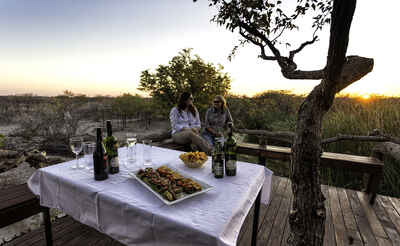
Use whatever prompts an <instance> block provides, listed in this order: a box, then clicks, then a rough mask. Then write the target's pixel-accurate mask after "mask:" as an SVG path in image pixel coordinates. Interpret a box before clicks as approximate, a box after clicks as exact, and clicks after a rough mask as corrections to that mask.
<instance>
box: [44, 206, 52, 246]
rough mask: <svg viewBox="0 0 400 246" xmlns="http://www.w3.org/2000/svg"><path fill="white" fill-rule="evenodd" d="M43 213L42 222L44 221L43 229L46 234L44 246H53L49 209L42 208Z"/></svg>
mask: <svg viewBox="0 0 400 246" xmlns="http://www.w3.org/2000/svg"><path fill="white" fill-rule="evenodd" d="M42 211H43V220H44V228H45V234H46V245H47V246H52V245H53V236H52V232H51V220H50V209H49V208H48V207H42Z"/></svg>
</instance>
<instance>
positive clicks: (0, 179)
mask: <svg viewBox="0 0 400 246" xmlns="http://www.w3.org/2000/svg"><path fill="white" fill-rule="evenodd" d="M113 124H116V126H118V124H117V123H114V122H113ZM79 125H80V126H79V128H78V131H77V134H79V135H81V134H82V135H83V134H89V135H94V134H95V129H96V127H99V126H101V125H100V124H99V123H96V122H88V121H82V122H80V124H79ZM17 127H18V125H0V134H2V135H4V136H6V137H7V136H8V135H9V134H10V133H11V132H12V131H14V130H15V129H16V128H17ZM168 127H169V122H168V121H156V122H152V123H151V125H150V128H149V129H146V128H145V126H144V124H143V123H140V122H137V121H130V122H128V124H127V128H126V129H124V130H123V131H121V130H118V129H115V130H114V135H115V136H116V137H117V138H119V139H124V138H125V135H126V133H127V132H133V133H136V134H138V135H142V136H145V135H147V134H154V133H161V132H163V131H165V130H166V129H168ZM116 128H118V127H116ZM34 171H35V169H34V168H32V167H30V166H29V164H28V163H22V164H21V165H19V166H18V167H17V168H14V169H11V170H9V171H7V172H4V173H0V189H1V187H6V186H9V185H17V184H23V183H26V181H27V180H28V179H29V177H30V176H31V175H32V174H33V172H34ZM51 214H52V217H53V218H55V217H61V216H64V214H63V213H62V212H61V211H56V210H53V209H52V210H51ZM41 224H42V218H41V215H40V214H38V215H34V216H32V217H30V218H28V219H25V220H23V221H19V222H17V223H15V224H12V225H10V226H6V227H3V228H1V229H0V245H2V244H4V243H5V242H8V241H10V240H12V239H13V238H15V237H17V236H19V235H21V234H22V233H25V232H28V231H30V230H34V229H36V228H39V227H40V225H41Z"/></svg>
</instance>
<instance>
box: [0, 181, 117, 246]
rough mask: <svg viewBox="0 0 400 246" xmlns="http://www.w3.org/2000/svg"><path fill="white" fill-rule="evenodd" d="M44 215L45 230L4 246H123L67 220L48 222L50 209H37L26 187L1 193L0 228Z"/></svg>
mask: <svg viewBox="0 0 400 246" xmlns="http://www.w3.org/2000/svg"><path fill="white" fill-rule="evenodd" d="M41 212H42V213H43V216H44V217H43V218H44V222H45V223H44V224H45V225H44V227H41V228H39V229H37V230H33V231H31V232H29V233H26V234H24V235H22V236H20V237H17V238H15V239H13V240H11V241H10V242H8V243H6V244H5V245H7V246H10V245H21V246H22V245H43V244H44V241H45V242H46V244H47V245H48V246H49V245H97V244H98V243H100V245H122V244H119V243H118V242H116V241H115V240H112V239H111V238H109V237H108V236H106V235H104V234H101V233H100V232H97V231H96V230H94V229H92V228H90V227H88V226H86V225H83V224H80V223H79V222H76V221H74V220H73V219H72V218H70V217H64V218H61V219H58V220H56V222H55V223H53V226H52V225H51V222H50V213H49V208H46V207H42V206H40V203H39V199H38V198H37V197H36V196H35V195H34V194H33V193H32V192H31V191H30V190H29V188H28V186H27V184H21V185H16V186H12V187H10V188H6V189H0V228H2V227H5V226H8V225H11V224H13V223H15V222H18V221H20V220H23V219H26V218H28V217H30V216H32V215H35V214H38V213H41Z"/></svg>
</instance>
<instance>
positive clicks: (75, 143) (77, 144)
mask: <svg viewBox="0 0 400 246" xmlns="http://www.w3.org/2000/svg"><path fill="white" fill-rule="evenodd" d="M82 143H83V139H82V138H81V137H71V138H70V139H69V146H70V147H71V150H72V152H74V154H75V165H73V166H72V169H77V168H83V166H80V165H79V161H78V155H79V153H81V151H82V148H83V146H82Z"/></svg>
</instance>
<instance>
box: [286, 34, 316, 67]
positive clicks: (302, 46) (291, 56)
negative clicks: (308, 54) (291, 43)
mask: <svg viewBox="0 0 400 246" xmlns="http://www.w3.org/2000/svg"><path fill="white" fill-rule="evenodd" d="M317 40H318V36H314V38H313V39H312V40H311V41H307V42H304V43H302V44H301V45H300V46H299V48H297V49H295V50H291V51H290V52H289V60H292V61H293V58H294V55H296V54H297V53H299V52H300V51H301V50H302V49H304V47H306V46H307V45H310V44H313V43H314V42H315V41H317Z"/></svg>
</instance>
